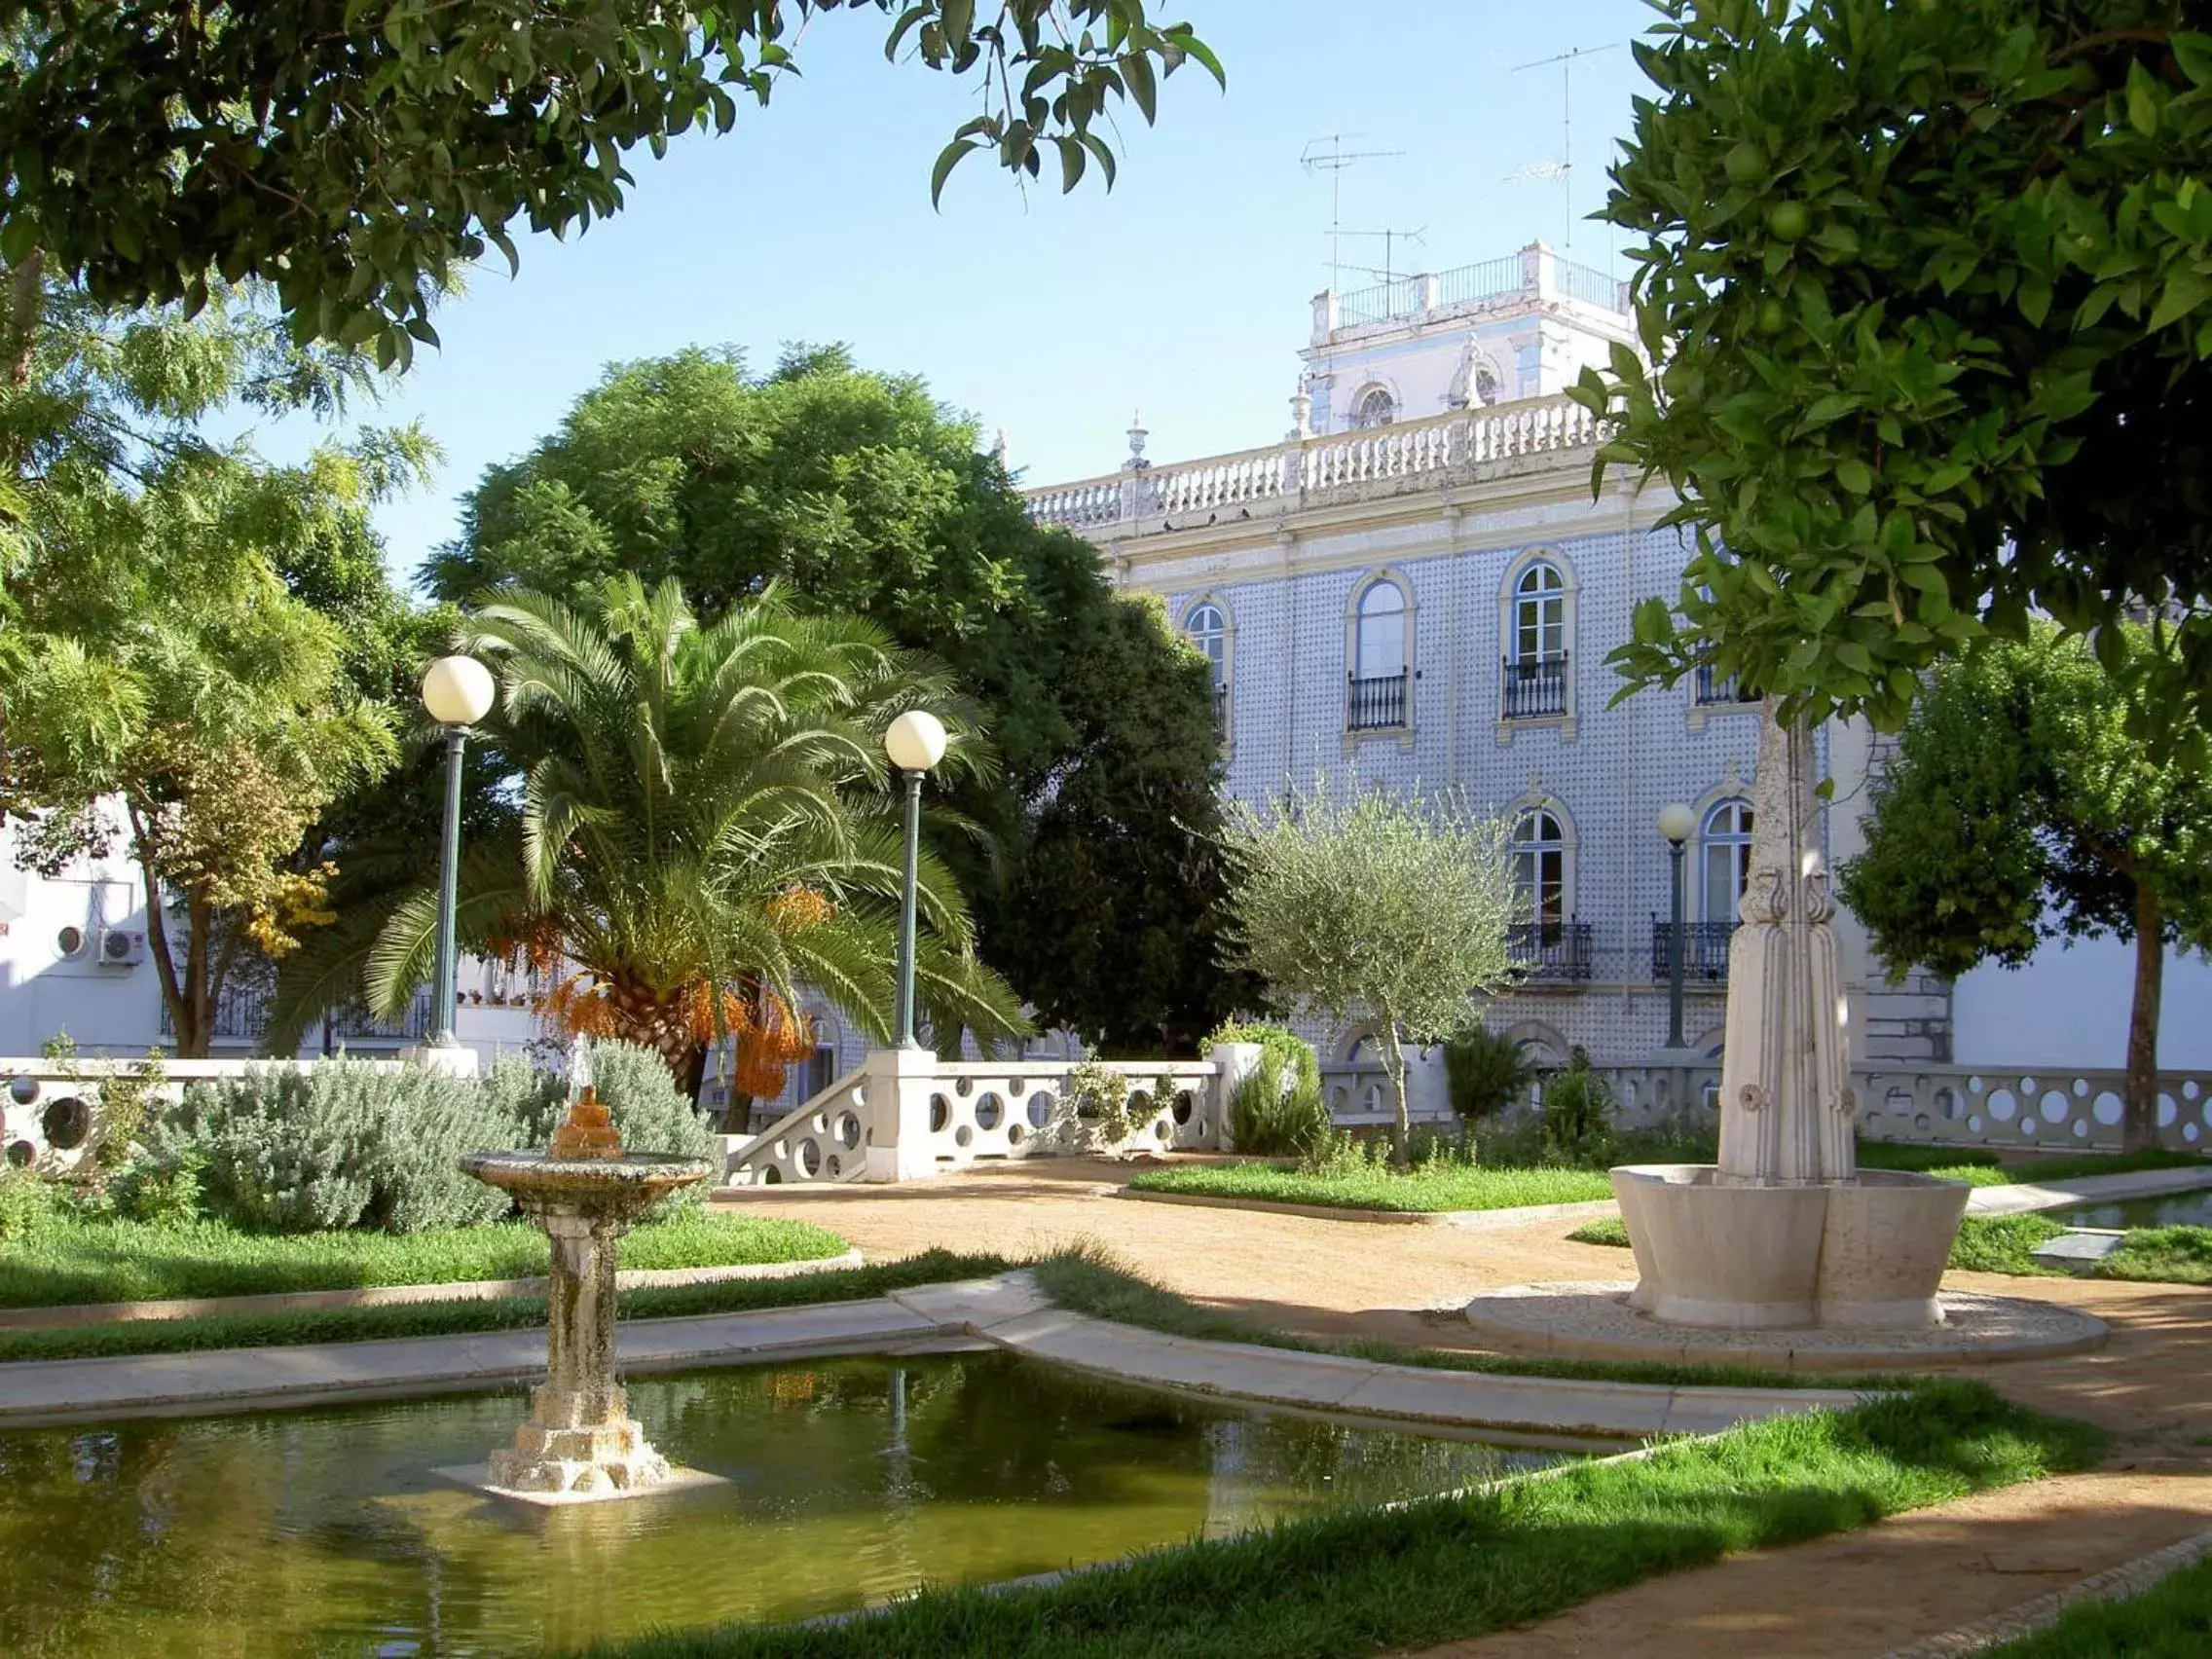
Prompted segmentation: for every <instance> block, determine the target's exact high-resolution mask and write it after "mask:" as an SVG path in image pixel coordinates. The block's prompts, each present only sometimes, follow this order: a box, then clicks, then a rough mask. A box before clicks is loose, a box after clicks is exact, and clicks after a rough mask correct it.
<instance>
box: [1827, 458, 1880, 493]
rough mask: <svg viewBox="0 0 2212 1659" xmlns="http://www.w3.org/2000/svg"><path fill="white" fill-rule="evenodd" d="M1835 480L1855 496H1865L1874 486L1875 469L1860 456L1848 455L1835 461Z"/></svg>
mask: <svg viewBox="0 0 2212 1659" xmlns="http://www.w3.org/2000/svg"><path fill="white" fill-rule="evenodd" d="M1835 481H1836V482H1837V483H1838V484H1840V485H1842V486H1843V487H1844V488H1845V489H1846V490H1848V491H1850V492H1851V493H1852V494H1853V495H1854V496H1863V495H1865V494H1866V493H1867V492H1868V491H1870V490H1872V489H1873V488H1874V471H1873V468H1871V467H1869V466H1868V465H1867V464H1866V463H1865V462H1864V461H1861V460H1859V459H1858V458H1856V457H1854V456H1846V457H1844V458H1843V460H1841V461H1837V462H1836V463H1835Z"/></svg>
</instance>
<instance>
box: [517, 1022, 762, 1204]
mask: <svg viewBox="0 0 2212 1659" xmlns="http://www.w3.org/2000/svg"><path fill="white" fill-rule="evenodd" d="M494 1069H495V1070H496V1069H497V1068H494ZM518 1069H522V1070H527V1069H528V1068H525V1067H518ZM591 1069H592V1080H593V1082H594V1083H596V1084H597V1085H598V1087H599V1097H600V1099H601V1100H602V1101H604V1102H605V1103H606V1106H607V1110H608V1117H610V1118H612V1119H613V1120H614V1126H615V1128H616V1129H617V1130H619V1131H620V1132H621V1135H622V1145H623V1146H624V1148H626V1149H627V1150H629V1151H631V1152H673V1153H679V1154H681V1155H682V1156H683V1157H685V1158H705V1159H714V1158H717V1157H718V1156H719V1153H720V1150H721V1142H720V1141H719V1140H717V1139H716V1138H715V1131H714V1130H713V1129H712V1128H710V1127H709V1126H708V1124H707V1120H706V1118H705V1117H704V1116H703V1115H702V1114H701V1113H700V1112H699V1111H698V1109H697V1108H696V1107H694V1106H693V1105H692V1104H691V1102H690V1100H689V1099H687V1098H686V1097H685V1096H684V1094H683V1093H682V1090H680V1089H679V1088H677V1087H676V1080H675V1078H673V1077H672V1076H670V1075H669V1070H668V1064H667V1062H666V1061H665V1060H663V1059H662V1058H661V1057H660V1055H659V1053H658V1052H657V1051H654V1050H651V1049H647V1048H645V1047H643V1046H642V1045H640V1044H637V1043H594V1044H593V1045H592V1049H591ZM536 1075H539V1076H543V1075H544V1074H542V1073H539V1074H536ZM550 1081H551V1088H552V1101H551V1105H550V1107H549V1108H548V1110H547V1112H546V1116H545V1119H544V1127H543V1128H542V1129H541V1130H535V1133H534V1134H533V1137H532V1138H530V1139H526V1140H522V1141H518V1142H516V1143H515V1144H516V1145H518V1146H543V1145H544V1144H545V1143H546V1141H548V1140H550V1139H551V1138H552V1134H553V1125H554V1124H557V1123H559V1122H560V1116H561V1113H562V1112H563V1111H564V1110H565V1109H566V1090H565V1089H563V1088H562V1087H561V1084H560V1081H559V1080H558V1079H553V1080H550ZM533 1123H534V1124H535V1120H533ZM713 1185H714V1183H713V1182H712V1181H711V1180H710V1181H703V1182H700V1183H699V1184H697V1185H696V1186H690V1187H684V1188H682V1189H680V1190H679V1191H677V1192H674V1193H671V1194H670V1195H669V1196H668V1197H667V1198H663V1199H661V1201H660V1202H659V1203H657V1204H655V1205H654V1206H653V1207H652V1209H651V1210H649V1211H648V1212H647V1219H648V1220H649V1219H654V1218H657V1217H660V1216H665V1215H667V1214H669V1213H670V1212H671V1211H673V1210H678V1209H684V1208H688V1207H689V1206H691V1205H693V1204H702V1203H705V1202H706V1201H707V1196H708V1192H709V1190H710V1189H711V1188H712V1187H713Z"/></svg>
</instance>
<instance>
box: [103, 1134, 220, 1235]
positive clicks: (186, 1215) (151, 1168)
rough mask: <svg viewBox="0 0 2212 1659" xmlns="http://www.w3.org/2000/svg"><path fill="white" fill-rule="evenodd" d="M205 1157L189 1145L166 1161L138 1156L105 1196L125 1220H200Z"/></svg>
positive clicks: (165, 1223) (164, 1223)
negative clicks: (202, 1173) (201, 1184)
mask: <svg viewBox="0 0 2212 1659" xmlns="http://www.w3.org/2000/svg"><path fill="white" fill-rule="evenodd" d="M206 1167H207V1160H206V1159H205V1158H204V1157H203V1156H202V1154H201V1152H200V1149H199V1148H198V1147H194V1146H188V1147H185V1148H183V1149H182V1150H181V1151H179V1152H178V1153H177V1154H176V1155H175V1156H174V1157H173V1158H172V1159H170V1160H168V1161H166V1162H158V1161H154V1160H152V1159H147V1158H140V1159H138V1160H137V1161H134V1162H132V1163H130V1164H129V1166H127V1167H126V1168H124V1169H123V1170H122V1171H121V1172H120V1173H118V1174H117V1175H116V1177H115V1179H114V1180H112V1181H110V1182H109V1183H108V1188H107V1196H108V1198H109V1200H110V1201H111V1202H112V1203H113V1204H114V1205H115V1209H116V1213H117V1214H118V1215H120V1216H122V1217H123V1218H124V1219H125V1220H126V1221H139V1222H145V1223H147V1224H148V1225H149V1226H153V1227H181V1226H184V1225H186V1224H187V1223H190V1222H195V1221H198V1220H200V1219H201V1215H202V1206H203V1197H204V1196H203V1193H202V1191H201V1186H200V1175H201V1171H202V1170H203V1169H205V1168H206Z"/></svg>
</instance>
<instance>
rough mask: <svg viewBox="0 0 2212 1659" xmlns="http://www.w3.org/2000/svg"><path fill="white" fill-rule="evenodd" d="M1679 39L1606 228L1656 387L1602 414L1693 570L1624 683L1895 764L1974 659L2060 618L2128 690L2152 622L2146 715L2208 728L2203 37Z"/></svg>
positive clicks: (1901, 19) (2211, 197) (2164, 28)
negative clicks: (1877, 747)
mask: <svg viewBox="0 0 2212 1659" xmlns="http://www.w3.org/2000/svg"><path fill="white" fill-rule="evenodd" d="M1656 4H1657V8H1658V10H1659V11H1660V12H1661V13H1662V14H1663V15H1664V18H1665V21H1664V22H1663V23H1662V24H1661V25H1660V26H1659V27H1658V28H1657V29H1656V30H1655V31H1654V38H1653V39H1652V40H1651V41H1649V42H1647V43H1641V44H1639V46H1638V48H1637V52H1638V55H1639V58H1640V59H1641V63H1642V65H1643V68H1644V69H1645V71H1646V72H1647V74H1648V75H1649V76H1650V78H1651V80H1652V82H1653V83H1654V84H1655V86H1656V89H1657V91H1656V93H1655V95H1654V96H1652V97H1650V98H1647V99H1641V100H1639V102H1638V104H1637V111H1636V123H1635V130H1634V134H1633V137H1632V138H1631V140H1630V141H1629V143H1628V144H1627V146H1626V149H1625V151H1624V154H1623V156H1622V158H1621V160H1620V162H1619V163H1618V165H1617V166H1615V167H1614V169H1613V179H1614V189H1613V192H1612V195H1611V198H1610V201H1609V203H1608V204H1607V206H1606V209H1605V212H1604V217H1606V218H1608V219H1610V220H1611V221H1612V222H1613V223H1614V224H1616V225H1619V226H1622V227H1623V228H1625V229H1628V230H1630V231H1633V232H1636V233H1638V234H1640V235H1641V237H1643V238H1644V241H1643V243H1642V245H1641V247H1639V248H1636V249H1635V250H1633V254H1632V257H1634V258H1635V259H1636V261H1637V262H1638V267H1639V269H1638V272H1637V275H1636V278H1635V294H1636V301H1637V313H1638V321H1639V324H1640V327H1641V331H1642V336H1643V343H1644V346H1645V347H1646V349H1647V350H1648V354H1649V362H1648V365H1647V364H1646V363H1643V362H1640V361H1639V360H1638V359H1637V358H1636V356H1635V355H1634V354H1633V353H1630V352H1628V351H1626V350H1623V351H1620V352H1618V353H1616V357H1615V361H1614V363H1613V365H1612V367H1613V374H1614V379H1613V382H1612V383H1611V384H1610V385H1605V384H1603V383H1602V382H1601V380H1600V377H1597V376H1595V375H1588V376H1586V377H1585V383H1584V385H1583V386H1582V387H1580V389H1579V392H1578V395H1580V396H1581V397H1583V398H1584V399H1585V400H1586V401H1587V402H1589V403H1590V404H1591V405H1592V406H1593V407H1599V408H1606V409H1609V410H1611V411H1612V413H1614V414H1615V415H1616V416H1617V417H1618V418H1619V420H1620V422H1621V425H1620V429H1619V432H1618V435H1617V437H1616V439H1615V441H1614V442H1613V443H1612V444H1610V445H1609V446H1608V447H1607V448H1606V449H1605V450H1604V462H1611V461H1627V462H1629V463H1631V464H1633V465H1636V466H1639V467H1641V468H1643V469H1645V470H1646V471H1648V472H1652V473H1656V474H1659V475H1661V476H1662V477H1664V478H1665V480H1666V481H1667V482H1668V483H1670V484H1671V485H1672V486H1673V488H1674V489H1675V490H1676V491H1677V493H1678V494H1679V496H1680V498H1681V505H1680V509H1679V511H1678V513H1677V515H1676V517H1677V519H1679V520H1681V521H1683V522H1686V523H1689V524H1691V525H1694V526H1695V527H1696V530H1697V534H1698V552H1697V556H1696V558H1695V560H1694V561H1693V562H1692V564H1691V565H1690V567H1689V570H1688V571H1687V572H1686V574H1685V578H1684V581H1683V585H1682V588H1681V591H1680V594H1679V596H1678V597H1677V599H1676V601H1675V602H1674V604H1673V605H1672V606H1670V605H1669V604H1668V603H1667V602H1665V601H1661V600H1653V601H1651V602H1649V603H1648V604H1647V605H1645V606H1644V607H1643V608H1641V609H1640V610H1639V611H1638V613H1637V617H1636V639H1635V643H1634V644H1633V645H1631V646H1629V647H1627V648H1625V649H1624V650H1623V651H1622V652H1621V653H1619V655H1618V657H1617V659H1616V660H1618V661H1619V662H1620V663H1621V665H1622V666H1623V667H1625V668H1626V669H1627V671H1628V672H1629V673H1630V675H1631V677H1632V680H1634V681H1637V682H1648V681H1652V680H1667V679H1671V678H1672V677H1675V676H1678V675H1679V674H1680V673H1682V672H1683V671H1684V670H1685V669H1686V668H1687V667H1688V666H1690V665H1692V664H1693V663H1697V662H1700V661H1711V662H1713V663H1714V665H1715V666H1717V667H1719V668H1720V669H1722V670H1725V671H1729V672H1733V673H1737V674H1739V675H1741V676H1742V677H1743V678H1744V679H1745V681H1746V682H1749V683H1751V684H1753V685H1756V686H1760V687H1762V688H1765V689H1767V690H1770V691H1774V692H1778V693H1782V694H1784V695H1785V696H1786V697H1787V698H1788V702H1789V705H1790V710H1791V712H1792V713H1803V714H1806V715H1809V716H1811V717H1813V718H1819V717H1821V716H1824V715H1826V714H1828V713H1830V712H1834V711H1837V710H1841V711H1844V712H1852V711H1863V712H1865V713H1866V714H1867V715H1869V716H1870V717H1871V718H1872V719H1875V720H1876V721H1877V722H1879V723H1881V724H1883V725H1886V726H1894V725H1896V724H1897V723H1898V722H1899V720H1901V719H1902V718H1903V716H1904V713H1905V710H1906V708H1907V707H1908V705H1909V704H1910V702H1911V700H1912V698H1913V696H1914V694H1915V691H1916V687H1917V685H1918V683H1919V681H1920V677H1921V676H1922V675H1924V674H1925V673H1926V672H1927V671H1928V670H1929V669H1930V667H1931V666H1932V665H1933V664H1935V663H1936V661H1938V660H1939V659H1941V658H1942V657H1944V656H1945V655H1947V654H1950V653H1953V652H1955V651H1957V650H1958V649H1959V648H1961V647H1963V646H1966V645H1971V644H1972V642H1974V641H1976V640H1978V639H1979V638H1981V637H1982V636H1983V635H1984V633H1985V632H1989V631H1992V630H1994V631H1996V632H1998V633H2000V634H2003V635H2006V636H2009V637H2012V638H2020V637H2024V635H2025V633H2026V631H2027V628H2028V624H2029V618H2030V617H2031V616H2033V615H2036V614H2039V613H2042V614H2047V615H2050V616H2053V617H2055V618H2057V619H2058V620H2059V621H2060V622H2061V623H2062V624H2064V625H2065V626H2066V627H2067V628H2068V629H2070V630H2073V631H2077V632H2088V631H2091V630H2094V637H2095V638H2096V640H2097V642H2098V645H2099V649H2100V650H2101V651H2102V652H2103V653H2105V657H2106V661H2107V665H2108V667H2112V668H2115V669H2116V670H2125V669H2129V668H2130V666H2131V659H2130V658H2129V656H2128V654H2127V653H2126V651H2125V648H2124V647H2125V643H2126V638H2127V637H2126V636H2125V635H2124V634H2123V633H2122V632H2121V631H2120V630H2118V629H2114V628H2111V627H2109V626H2107V625H2108V624H2110V623H2112V622H2114V621H2115V620H2117V619H2119V618H2120V617H2121V616H2123V615H2127V614H2135V613H2140V612H2141V611H2143V610H2145V609H2148V610H2149V611H2152V612H2155V613H2157V614H2158V615H2159V616H2160V617H2161V618H2163V619H2164V620H2165V621H2166V622H2168V623H2169V624H2170V625H2172V627H2173V630H2174V633H2175V636H2176V640H2175V649H2174V650H2172V651H2170V652H2168V651H2163V650H2145V651H2142V652H2139V653H2136V655H2135V656H2134V658H2133V659H2132V670H2133V671H2135V672H2139V673H2141V674H2143V675H2145V676H2149V677H2152V678H2156V679H2159V680H2162V681H2164V682H2166V683H2167V684H2169V685H2172V686H2179V687H2181V688H2182V690H2181V691H2179V692H2173V693H2169V694H2163V695H2159V696H2156V697H2150V698H2146V699H2144V700H2143V701H2142V703H2141V705H2140V707H2141V709H2142V711H2143V713H2144V714H2145V715H2146V716H2149V717H2153V718H2162V717H2163V714H2164V713H2165V712H2168V711H2172V710H2175V709H2176V708H2178V706H2179V702H2180V701H2181V698H2182V696H2183V695H2186V696H2187V697H2190V698H2195V699H2203V698H2206V697H2208V696H2212V615H2208V614H2207V604H2208V601H2212V14H2208V13H2207V10H2206V8H2205V7H2204V5H2203V4H2202V3H2201V0H1912V3H1910V4H1898V3H1893V0H1656ZM1604 462H1602V464H1603V463H1604ZM2204 726H2205V722H2204V721H2203V720H2201V719H2188V720H2184V721H2182V722H2181V723H2180V725H2178V726H2174V727H2172V729H2171V730H2169V731H2168V733H2167V737H2168V740H2169V741H2175V742H2179V741H2183V740H2184V739H2185V738H2186V739H2187V741H2189V742H2191V743H2193V744H2194V745H2197V746H2198V747H2196V748H2195V749H2194V753H2196V754H2198V755H2199V756H2201V755H2202V753H2203V752H2202V749H2201V747H2200V745H2201V733H2202V731H2203V730H2204ZM2190 734H2194V735H2190Z"/></svg>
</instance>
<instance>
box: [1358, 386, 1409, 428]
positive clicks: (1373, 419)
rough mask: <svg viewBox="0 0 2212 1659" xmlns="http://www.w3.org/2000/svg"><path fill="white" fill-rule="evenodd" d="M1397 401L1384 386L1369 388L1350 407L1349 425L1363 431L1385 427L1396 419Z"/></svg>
mask: <svg viewBox="0 0 2212 1659" xmlns="http://www.w3.org/2000/svg"><path fill="white" fill-rule="evenodd" d="M1397 415H1398V404H1397V400H1396V399H1395V398H1393V397H1392V396H1391V395H1390V388H1389V387H1384V386H1371V387H1368V388H1367V389H1366V390H1365V391H1363V392H1361V393H1360V394H1359V399H1358V401H1357V402H1355V403H1354V404H1353V405H1352V406H1351V424H1353V425H1354V426H1357V427H1359V428H1361V429H1362V430H1365V429H1366V428H1368V427H1370V426H1387V425H1388V424H1390V423H1391V422H1392V421H1394V420H1396V419H1397Z"/></svg>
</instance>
